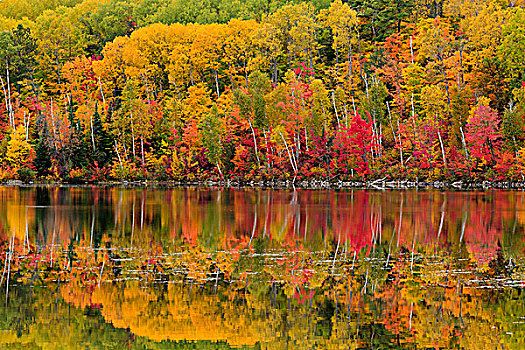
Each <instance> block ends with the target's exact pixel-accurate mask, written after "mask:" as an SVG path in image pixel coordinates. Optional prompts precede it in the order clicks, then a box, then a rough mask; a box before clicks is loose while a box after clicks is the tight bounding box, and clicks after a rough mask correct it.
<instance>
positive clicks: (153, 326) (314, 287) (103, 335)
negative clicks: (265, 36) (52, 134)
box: [0, 187, 525, 349]
mask: <svg viewBox="0 0 525 350" xmlns="http://www.w3.org/2000/svg"><path fill="white" fill-rule="evenodd" d="M524 204H525V193H524V192H509V191H506V192H505V191H487V192H444V191H425V192H421V191H420V192H417V191H387V192H380V191H365V190H358V191H357V190H355V191H307V190H298V191H291V190H290V191H287V190H278V191H273V190H226V189H225V190H220V189H191V188H190V189H178V188H177V189H138V188H135V189H129V188H97V187H93V188H90V187H88V188H64V187H62V188H61V187H34V188H18V187H3V188H0V270H2V277H1V285H0V348H9V349H14V348H24V349H33V348H38V349H42V348H43V349H59V348H64V349H70V348H72V349H76V348H82V349H84V348H89V349H123V348H132V349H231V348H250V349H251V348H254V349H314V348H315V349H340V348H341V349H368V348H370V349H387V348H393V349H404V348H408V349H414V348H432V349H434V348H442V349H450V348H459V349H485V348H486V349H524V348H525V337H524V335H525V333H524V330H525V294H524V293H523V287H524V285H525V275H524V263H525V261H524V257H525V252H524V250H525V242H524V237H525V207H524Z"/></svg>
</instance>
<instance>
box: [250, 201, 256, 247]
mask: <svg viewBox="0 0 525 350" xmlns="http://www.w3.org/2000/svg"><path fill="white" fill-rule="evenodd" d="M256 227H257V207H255V218H254V219H253V227H252V235H251V237H250V242H249V243H248V249H249V248H250V246H251V245H252V240H253V236H254V235H255V228H256Z"/></svg>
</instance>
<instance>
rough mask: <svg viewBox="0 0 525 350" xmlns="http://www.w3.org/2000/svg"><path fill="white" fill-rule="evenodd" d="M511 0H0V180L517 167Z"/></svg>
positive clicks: (514, 3) (436, 172)
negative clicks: (0, 89) (331, 0)
mask: <svg viewBox="0 0 525 350" xmlns="http://www.w3.org/2000/svg"><path fill="white" fill-rule="evenodd" d="M523 6H524V3H523V2H522V1H521V0H490V1H478V0H472V1H466V0H437V1H429V0H398V1H387V0H351V1H344V2H342V1H341V0H334V1H333V2H330V1H329V0H315V1H298V0H297V1H293V0H290V1H288V0H268V1H263V0H248V1H227V0H186V1H181V0H137V1H128V0H84V1H82V0H54V1H45V2H43V1H38V0H26V1H21V0H3V1H2V2H0V30H1V32H0V85H1V86H2V91H1V92H0V96H1V98H0V101H1V102H2V103H1V104H0V181H6V180H9V179H20V180H24V181H26V180H35V179H38V180H42V181H106V180H117V181H119V180H141V179H147V180H157V181H169V180H179V181H198V180H224V179H233V180H238V181H249V180H271V179H285V180H296V179H297V180H302V179H343V180H344V179H375V178H382V177H385V178H390V179H415V178H419V179H428V180H442V179H455V180H467V181H468V180H472V179H474V180H517V181H523V179H524V175H523V171H524V168H525V134H524V133H523V129H524V127H525V82H524V80H525V76H524V73H525V27H524V26H523V23H525V10H524V9H523Z"/></svg>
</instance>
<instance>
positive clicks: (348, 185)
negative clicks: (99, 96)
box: [0, 179, 525, 191]
mask: <svg viewBox="0 0 525 350" xmlns="http://www.w3.org/2000/svg"><path fill="white" fill-rule="evenodd" d="M0 186H4V187H12V186H19V187H47V186H51V187H53V186H54V187H71V188H75V187H93V186H94V187H123V188H197V187H200V188H216V187H220V188H233V189H236V188H237V189H247V188H253V189H276V190H277V189H282V190H287V189H288V190H293V189H304V190H344V189H348V190H350V189H361V190H379V191H385V190H456V191H462V190H467V191H468V190H491V189H492V190H525V182H523V181H471V182H466V181H455V182H445V181H418V180H416V181H414V180H387V179H378V180H371V181H364V180H363V181H353V180H352V181H344V180H302V181H290V180H272V181H237V180H225V181H211V180H208V181H101V182H88V181H85V182H80V181H79V182H67V181H61V182H39V181H31V182H28V183H27V182H26V183H25V182H22V181H20V180H8V181H6V182H2V183H0Z"/></svg>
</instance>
